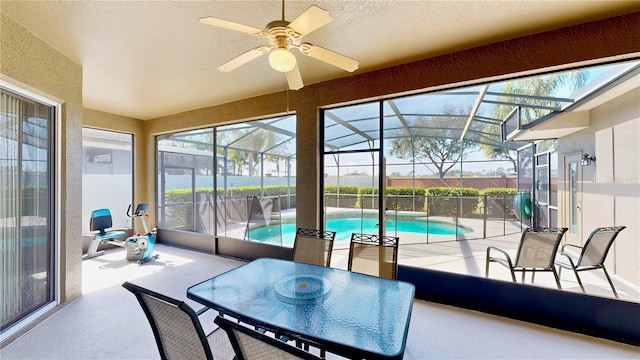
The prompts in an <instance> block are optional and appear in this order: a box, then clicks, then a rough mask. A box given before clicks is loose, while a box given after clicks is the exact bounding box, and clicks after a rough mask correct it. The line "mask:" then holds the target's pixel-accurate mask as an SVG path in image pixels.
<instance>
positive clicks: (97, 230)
mask: <svg viewBox="0 0 640 360" xmlns="http://www.w3.org/2000/svg"><path fill="white" fill-rule="evenodd" d="M112 226H113V219H112V218H111V211H109V209H96V210H93V211H92V212H91V219H90V220H89V230H90V231H91V233H92V234H93V236H94V237H93V240H91V244H89V249H88V250H87V254H86V255H84V256H83V257H82V258H83V259H88V258H92V257H96V256H100V255H102V254H104V250H100V251H98V247H99V246H100V245H101V244H104V243H110V244H112V245H116V246H124V245H123V244H124V240H122V239H121V238H124V237H126V236H127V233H126V232H124V231H122V230H108V229H109V228H111V227H112Z"/></svg>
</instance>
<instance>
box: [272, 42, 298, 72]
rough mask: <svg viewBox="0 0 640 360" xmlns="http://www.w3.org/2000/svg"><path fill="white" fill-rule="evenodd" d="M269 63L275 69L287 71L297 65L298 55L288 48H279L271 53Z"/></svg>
mask: <svg viewBox="0 0 640 360" xmlns="http://www.w3.org/2000/svg"><path fill="white" fill-rule="evenodd" d="M269 65H271V67H272V68H273V70H275V71H279V72H283V73H286V72H289V71H291V70H293V68H294V67H295V66H296V57H295V56H294V55H293V54H292V53H291V52H290V51H289V50H287V49H283V48H277V49H275V50H273V51H271V53H270V54H269Z"/></svg>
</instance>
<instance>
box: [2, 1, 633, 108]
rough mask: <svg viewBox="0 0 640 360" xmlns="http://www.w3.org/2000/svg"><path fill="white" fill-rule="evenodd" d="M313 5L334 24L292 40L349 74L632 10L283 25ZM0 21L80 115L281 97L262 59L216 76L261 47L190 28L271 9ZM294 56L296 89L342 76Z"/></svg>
mask: <svg viewBox="0 0 640 360" xmlns="http://www.w3.org/2000/svg"><path fill="white" fill-rule="evenodd" d="M313 4H315V5H317V6H320V7H321V8H323V9H325V10H327V11H329V13H330V14H331V16H332V17H333V18H334V21H333V22H331V23H329V24H328V25H326V26H324V27H322V28H321V29H319V30H317V31H315V32H313V33H312V34H310V35H309V36H306V37H304V40H305V41H307V42H311V43H313V44H317V45H320V46H322V47H325V48H328V49H331V50H334V51H337V52H339V53H342V54H344V55H347V56H349V57H352V58H355V59H357V60H358V61H359V62H360V68H359V70H356V72H355V73H362V72H367V71H371V70H375V69H380V68H384V67H387V66H390V65H397V64H401V63H406V62H409V61H412V60H417V59H422V58H426V57H430V56H434V55H438V54H443V53H447V52H451V51H455V50H461V49H465V48H470V47H473V46H477V45H482V44H487V43H492V42H495V41H500V40H506V39H510V38H515V37H519V36H523V35H527V34H532V33H537V32H542V31H545V30H550V29H555V28H560V27H564V26H569V25H574V24H579V23H584V22H588V21H593V20H598V19H602V18H606V17H611V16H614V15H619V14H624V13H629V12H632V11H640V1H637V0H631V1H607V0H603V1H593V0H588V1H582V0H571V1H526V0H525V1H430V0H424V1H388V0H387V1H384V0H381V1H287V3H286V19H287V20H288V21H291V20H293V19H294V18H295V17H296V16H297V15H299V14H300V13H302V12H303V11H304V10H305V9H307V8H308V7H309V6H311V5H313ZM0 10H1V11H2V12H4V13H5V14H6V15H8V16H9V17H11V18H12V19H14V20H15V21H17V22H18V23H20V24H21V25H22V26H24V27H25V28H27V29H29V30H30V31H31V32H32V33H34V34H36V35H37V36H38V37H40V38H42V39H43V40H44V41H45V42H47V43H48V44H50V45H51V46H53V47H54V48H56V49H58V50H59V51H60V52H62V53H63V54H65V55H66V56H67V57H69V58H70V59H72V60H73V61H75V62H77V63H78V64H80V65H81V66H82V68H83V101H84V107H86V108H90V109H95V110H100V111H105V112H110V113H114V114H118V115H124V116H130V117H134V118H138V119H152V118H156V117H160V116H164V115H169V114H173V113H177V112H182V111H186V110H191V109H196V108H201V107H205V106H211V105H216V104H221V103H225V102H229V101H233V100H238V99H242V98H247V97H251V96H257V95H261V94H266V93H271V92H276V91H282V90H285V89H286V88H287V83H286V80H285V78H284V74H281V73H278V72H275V71H274V70H272V69H271V68H270V67H269V65H268V61H267V58H266V57H264V56H263V57H261V58H258V59H256V60H253V61H251V62H250V63H248V64H245V65H243V66H242V67H240V68H238V69H236V70H234V71H233V72H230V73H222V72H220V71H218V70H217V66H218V65H220V64H222V63H224V62H225V61H227V60H229V59H231V58H233V57H235V56H237V55H239V54H241V53H242V52H244V51H247V50H249V49H251V48H253V47H255V46H257V45H260V44H262V43H263V40H261V39H259V38H257V37H253V36H251V35H247V34H244V33H239V32H234V31H231V30H226V29H221V28H215V27H210V26H206V25H202V24H200V23H199V22H198V19H199V18H200V17H204V16H215V17H219V18H223V19H227V20H231V21H235V22H240V23H243V24H246V25H251V26H254V27H257V28H263V27H264V26H265V25H266V24H267V23H269V22H270V21H272V20H279V19H280V18H281V1H4V0H2V1H0ZM296 56H297V58H298V61H299V67H300V70H301V73H302V78H303V80H304V83H305V84H307V85H308V84H312V83H317V82H321V81H325V80H330V79H335V78H339V77H343V76H349V75H350V73H347V72H344V71H342V70H340V69H338V68H334V67H332V66H330V65H327V64H324V63H322V62H320V61H317V60H315V59H311V58H306V57H303V56H302V55H300V54H296Z"/></svg>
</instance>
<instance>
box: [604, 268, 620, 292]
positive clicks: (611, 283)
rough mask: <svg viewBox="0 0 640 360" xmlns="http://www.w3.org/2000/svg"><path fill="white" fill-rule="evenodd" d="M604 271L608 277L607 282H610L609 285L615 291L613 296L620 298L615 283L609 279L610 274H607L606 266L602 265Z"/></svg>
mask: <svg viewBox="0 0 640 360" xmlns="http://www.w3.org/2000/svg"><path fill="white" fill-rule="evenodd" d="M602 270H604V275H605V276H606V277H607V280H608V281H609V285H611V290H613V295H615V296H616V298H619V296H618V292H617V291H616V288H615V287H614V286H613V281H611V278H610V277H609V273H608V272H607V268H605V267H604V264H602Z"/></svg>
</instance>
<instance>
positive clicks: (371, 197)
mask: <svg viewBox="0 0 640 360" xmlns="http://www.w3.org/2000/svg"><path fill="white" fill-rule="evenodd" d="M386 190H387V209H389V210H398V211H422V209H423V208H424V200H425V196H426V190H425V189H424V188H416V189H415V191H414V189H413V188H412V187H410V186H389V187H387V189H386ZM378 193H379V191H378V187H377V186H362V187H360V188H359V189H358V195H359V197H358V203H357V204H356V207H364V208H365V209H377V208H378Z"/></svg>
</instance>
